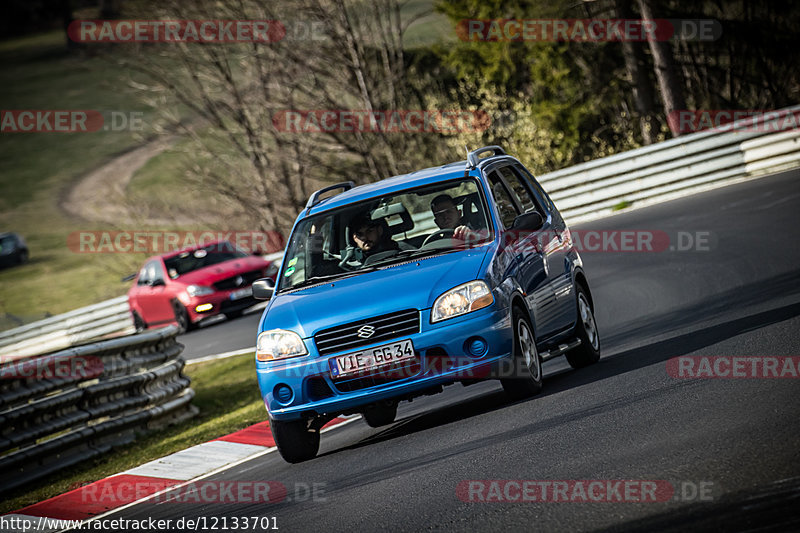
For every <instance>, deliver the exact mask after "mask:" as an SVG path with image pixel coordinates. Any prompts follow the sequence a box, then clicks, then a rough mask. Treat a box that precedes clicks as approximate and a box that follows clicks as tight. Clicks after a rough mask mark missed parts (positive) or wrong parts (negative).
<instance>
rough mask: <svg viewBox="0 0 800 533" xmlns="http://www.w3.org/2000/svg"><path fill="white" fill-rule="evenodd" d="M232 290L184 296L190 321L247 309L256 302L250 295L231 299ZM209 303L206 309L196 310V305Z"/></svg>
mask: <svg viewBox="0 0 800 533" xmlns="http://www.w3.org/2000/svg"><path fill="white" fill-rule="evenodd" d="M232 292H233V291H219V292H215V293H213V294H209V295H206V296H186V297H185V299H184V301H183V304H184V305H185V306H186V311H188V313H189V319H190V320H191V321H192V322H198V321H200V320H202V319H204V318H206V317H210V316H214V315H218V314H220V313H232V312H236V311H241V310H242V309H247V308H248V307H251V306H253V305H255V304H257V303H258V300H256V299H255V298H253V297H252V296H246V297H244V298H238V299H236V300H231V293H232ZM207 304H210V305H211V308H210V309H208V310H207V311H200V312H198V311H197V306H201V305H207Z"/></svg>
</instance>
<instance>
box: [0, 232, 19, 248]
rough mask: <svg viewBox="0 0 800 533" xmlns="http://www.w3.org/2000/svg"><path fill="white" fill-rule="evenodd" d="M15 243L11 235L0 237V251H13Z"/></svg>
mask: <svg viewBox="0 0 800 533" xmlns="http://www.w3.org/2000/svg"><path fill="white" fill-rule="evenodd" d="M16 243H17V241H16V239H14V237H12V236H11V235H6V236H4V237H0V251H3V250H13V249H14V247H15V245H16Z"/></svg>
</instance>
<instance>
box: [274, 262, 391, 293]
mask: <svg viewBox="0 0 800 533" xmlns="http://www.w3.org/2000/svg"><path fill="white" fill-rule="evenodd" d="M374 270H377V268H373V267H372V266H368V267H366V268H360V269H358V270H350V271H348V272H338V273H336V274H328V275H325V276H311V277H310V278H306V279H305V280H303V281H301V282H300V283H298V284H297V285H293V286H291V287H285V288H283V289H282V290H281V292H283V291H294V290H297V289H302V288H303V287H308V286H310V285H318V284H320V283H325V282H326V281H333V280H336V279H344V278H349V277H352V276H356V275H358V274H363V273H364V272H372V271H374Z"/></svg>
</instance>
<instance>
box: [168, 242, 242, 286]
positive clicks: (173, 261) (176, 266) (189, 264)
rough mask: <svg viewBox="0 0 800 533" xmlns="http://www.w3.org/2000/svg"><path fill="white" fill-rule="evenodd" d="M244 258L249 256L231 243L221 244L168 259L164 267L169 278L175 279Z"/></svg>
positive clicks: (182, 253)
mask: <svg viewBox="0 0 800 533" xmlns="http://www.w3.org/2000/svg"><path fill="white" fill-rule="evenodd" d="M242 257H247V254H246V253H244V252H242V251H241V250H239V249H237V248H236V247H235V246H234V245H233V244H231V243H230V242H220V243H214V244H210V245H208V246H204V247H202V248H197V249H195V250H187V251H185V252H181V253H180V254H178V255H174V256H172V257H168V258H166V259H164V265H165V266H166V267H167V272H168V273H169V277H170V278H172V279H175V278H177V277H179V276H182V275H184V274H186V273H188V272H192V271H195V270H199V269H201V268H205V267H207V266H211V265H216V264H217V263H222V262H224V261H229V260H231V259H239V258H242Z"/></svg>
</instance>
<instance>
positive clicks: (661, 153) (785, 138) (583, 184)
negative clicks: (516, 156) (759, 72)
mask: <svg viewBox="0 0 800 533" xmlns="http://www.w3.org/2000/svg"><path fill="white" fill-rule="evenodd" d="M775 113H776V115H775V117H776V118H777V119H778V120H777V121H773V120H772V119H771V118H770V117H765V116H761V117H751V118H746V119H742V120H738V121H736V122H734V123H732V124H727V125H725V126H722V127H719V128H716V129H714V130H708V131H701V132H698V133H692V134H689V135H684V136H681V137H678V138H676V139H671V140H669V141H665V142H662V143H658V144H653V145H650V146H645V147H643V148H637V149H635V150H630V151H628V152H622V153H619V154H615V155H612V156H609V157H604V158H602V159H597V160H594V161H589V162H587V163H583V164H580V165H575V166H572V167H568V168H565V169H562V170H557V171H555V172H550V173H548V174H543V175H540V176H538V177H537V179H538V180H539V182H541V184H542V185H543V186H544V188H545V189H546V190H547V191H548V193H549V194H550V196H551V198H552V199H553V201H554V202H555V203H556V205H557V206H558V208H559V210H560V211H561V213H562V214H563V215H564V218H566V219H567V220H568V221H569V222H570V223H575V222H580V221H583V220H589V219H594V218H600V217H602V216H606V215H608V214H611V213H613V212H614V211H615V210H616V208H617V207H620V206H621V205H624V204H628V203H630V204H632V206H633V207H639V206H642V205H648V204H653V203H657V202H663V201H666V200H669V199H672V198H677V197H680V196H684V195H686V194H688V193H694V192H699V191H701V190H705V189H710V188H714V187H717V186H720V185H721V184H722V183H723V182H724V183H726V184H727V183H734V182H737V181H742V180H745V179H749V178H752V177H755V176H759V175H764V174H768V173H772V172H777V171H780V170H785V169H789V168H797V167H800V128H798V127H795V128H793V129H789V130H786V131H774V130H772V131H770V129H771V128H773V127H775V128H777V127H778V125H779V124H781V123H783V121H784V120H785V119H786V118H787V117H788V116H789V115H792V116H793V117H794V119H793V120H791V118H792V117H788V118H789V119H790V120H788V121H787V122H788V123H791V122H793V123H794V124H800V106H795V107H790V108H786V109H781V110H778V111H776V112H775Z"/></svg>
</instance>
